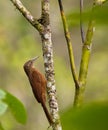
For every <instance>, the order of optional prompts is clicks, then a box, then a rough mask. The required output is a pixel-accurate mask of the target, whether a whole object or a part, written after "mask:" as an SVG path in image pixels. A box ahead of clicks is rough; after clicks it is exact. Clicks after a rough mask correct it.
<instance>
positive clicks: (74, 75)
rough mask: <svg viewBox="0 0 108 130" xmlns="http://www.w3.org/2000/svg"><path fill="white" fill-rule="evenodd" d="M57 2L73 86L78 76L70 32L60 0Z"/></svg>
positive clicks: (77, 83) (76, 83)
mask: <svg viewBox="0 0 108 130" xmlns="http://www.w3.org/2000/svg"><path fill="white" fill-rule="evenodd" d="M58 2H59V7H60V13H61V18H62V22H63V27H64V33H65V38H66V41H67V47H68V53H69V59H70V66H71V72H72V76H73V79H74V82H75V86H76V87H79V82H78V76H77V73H76V66H75V61H74V55H73V48H72V43H71V37H70V32H69V29H68V25H67V21H66V17H65V13H64V9H63V4H62V1H61V0H58Z"/></svg>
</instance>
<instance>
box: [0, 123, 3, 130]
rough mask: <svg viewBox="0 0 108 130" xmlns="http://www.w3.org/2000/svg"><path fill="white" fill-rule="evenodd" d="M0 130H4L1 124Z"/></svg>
mask: <svg viewBox="0 0 108 130" xmlns="http://www.w3.org/2000/svg"><path fill="white" fill-rule="evenodd" d="M0 130H4V128H3V126H2V124H1V122H0Z"/></svg>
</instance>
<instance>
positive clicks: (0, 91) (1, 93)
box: [0, 89, 6, 99]
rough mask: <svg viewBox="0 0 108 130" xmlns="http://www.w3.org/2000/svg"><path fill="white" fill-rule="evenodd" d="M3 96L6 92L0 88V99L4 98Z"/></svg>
mask: <svg viewBox="0 0 108 130" xmlns="http://www.w3.org/2000/svg"><path fill="white" fill-rule="evenodd" d="M5 96H6V92H5V91H3V90H2V89H0V99H3V98H5Z"/></svg>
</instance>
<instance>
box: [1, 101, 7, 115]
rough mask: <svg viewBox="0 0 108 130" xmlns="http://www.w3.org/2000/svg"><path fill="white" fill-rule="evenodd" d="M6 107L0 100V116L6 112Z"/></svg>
mask: <svg viewBox="0 0 108 130" xmlns="http://www.w3.org/2000/svg"><path fill="white" fill-rule="evenodd" d="M7 107H8V106H7V104H6V103H4V102H2V101H1V100H0V116H1V115H3V114H4V113H5V112H6V110H7Z"/></svg>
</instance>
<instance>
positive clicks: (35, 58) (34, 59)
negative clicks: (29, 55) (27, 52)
mask: <svg viewBox="0 0 108 130" xmlns="http://www.w3.org/2000/svg"><path fill="white" fill-rule="evenodd" d="M38 58H39V56H36V57H34V58H33V59H31V61H32V62H34V61H36V60H37V59H38Z"/></svg>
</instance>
